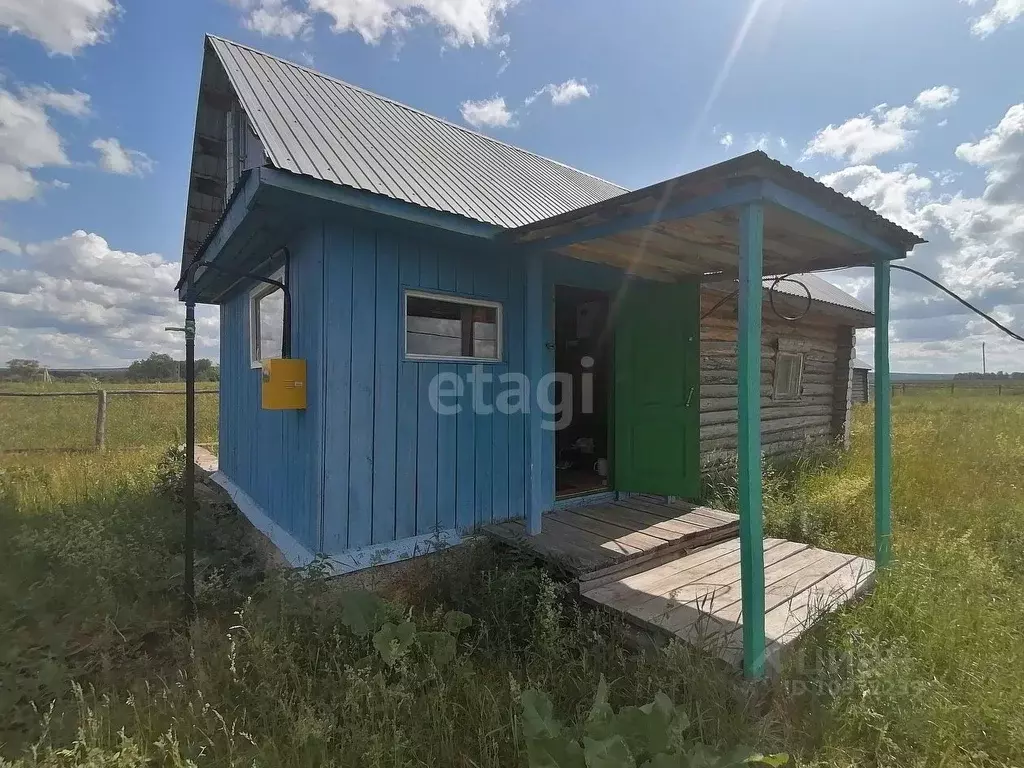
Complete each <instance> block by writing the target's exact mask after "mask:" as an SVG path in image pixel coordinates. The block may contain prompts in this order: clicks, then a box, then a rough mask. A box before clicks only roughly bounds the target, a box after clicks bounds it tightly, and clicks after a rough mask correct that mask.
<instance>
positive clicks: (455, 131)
mask: <svg viewBox="0 0 1024 768" xmlns="http://www.w3.org/2000/svg"><path fill="white" fill-rule="evenodd" d="M209 41H210V44H211V45H212V47H213V50H214V51H215V52H216V53H217V56H218V58H219V59H220V61H221V63H222V65H223V66H224V69H225V71H226V73H227V75H228V78H229V80H230V81H231V85H232V87H233V88H234V89H235V92H236V94H237V95H238V99H239V101H240V103H241V105H242V107H243V108H244V109H245V112H246V114H247V115H248V117H249V121H250V123H251V125H252V127H253V129H254V130H255V131H256V135H257V136H259V138H260V141H261V142H262V143H263V147H264V149H265V151H266V153H267V156H268V157H269V159H270V163H271V165H273V166H274V167H276V168H280V169H282V170H286V171H291V172H293V173H298V174H303V175H306V176H312V177H314V178H317V179H322V180H324V181H329V182H332V183H335V184H343V185H345V186H347V187H353V188H355V189H360V190H364V191H368V192H374V193H377V194H381V195H386V196H388V197H391V198H394V199H396V200H404V201H405V202H409V203H414V204H416V205H421V206H424V207H426V208H433V209H435V210H439V211H446V212H448V213H456V214H460V215H462V216H466V217H468V218H470V219H475V220H477V221H482V222H486V223H489V224H495V225H498V226H501V227H507V228H512V227H518V226H521V225H523V224H528V223H531V222H534V221H539V220H541V219H546V218H548V217H549V216H554V215H557V214H559V213H564V212H566V211H571V210H575V209H577V208H580V207H583V206H586V205H590V204H591V203H595V202H599V201H601V200H605V199H607V198H610V197H615V196H617V195H620V194H622V193H623V192H625V191H626V190H625V189H624V188H623V187H619V186H617V185H615V184H612V183H610V182H607V181H604V180H602V179H599V178H597V177H596V176H592V175H590V174H588V173H584V172H582V171H578V170H576V169H575V168H570V167H569V166H567V165H564V164H562V163H559V162H556V161H554V160H548V159H547V158H544V157H540V156H538V155H535V154H533V153H531V152H527V151H525V150H522V149H518V148H517V147H513V146H511V145H509V144H505V143H503V142H500V141H497V140H496V139H492V138H490V137H488V136H484V135H482V134H479V133H475V132H473V131H470V130H467V129H466V128H462V127H461V126H458V125H454V124H453V123H449V122H447V121H445V120H442V119H440V118H437V117H433V116H431V115H428V114H426V113H424V112H420V111H419V110H416V109H413V108H411V107H408V106H405V105H404V104H399V103H398V102H395V101H391V100H390V99H386V98H384V97H382V96H378V95H377V94H375V93H371V92H369V91H365V90H363V89H362V88H357V87H356V86H354V85H350V84H348V83H345V82H343V81H341V80H337V79H335V78H332V77H328V76H327V75H323V74H321V73H319V72H315V71H313V70H311V69H307V68H305V67H302V66H299V65H298V64H293V63H291V62H287V61H283V60H282V59H278V58H275V57H274V56H270V55H268V54H265V53H261V52H260V51H256V50H254V49H252V48H248V47H246V46H243V45H239V44H238V43H234V42H231V41H228V40H224V39H222V38H218V37H212V36H211V37H210V38H209Z"/></svg>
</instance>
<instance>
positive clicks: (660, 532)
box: [484, 496, 739, 580]
mask: <svg viewBox="0 0 1024 768" xmlns="http://www.w3.org/2000/svg"><path fill="white" fill-rule="evenodd" d="M738 526H739V518H738V517H737V516H736V515H733V514H731V513H729V512H722V511H719V510H709V509H707V508H706V507H698V506H695V505H693V504H688V503H686V502H683V501H671V502H666V501H662V500H659V499H658V498H657V497H648V496H636V497H628V498H625V499H623V500H620V501H613V502H607V503H603V504H595V505H592V506H581V507H576V508H566V509H559V510H556V511H554V512H551V513H548V514H546V515H545V516H544V520H543V523H542V529H541V533H540V534H539V535H537V536H530V537H527V536H526V529H525V527H524V524H523V521H521V520H510V521H508V522H505V523H499V524H497V525H490V526H487V527H486V528H484V531H485V533H487V534H488V535H490V536H492V537H495V538H497V539H499V540H501V541H504V542H506V543H509V544H513V545H515V546H518V547H520V548H521V549H524V550H526V551H528V552H532V553H533V554H535V555H537V556H538V557H540V558H542V559H544V560H546V561H548V562H549V563H551V564H552V565H554V566H555V567H557V568H560V569H561V570H564V571H566V572H567V573H568V574H569V575H570V576H573V577H576V578H585V579H588V580H590V579H594V578H596V577H599V576H607V575H608V574H611V573H614V572H615V571H616V569H618V568H623V567H629V568H636V567H639V566H640V565H643V564H647V565H651V564H652V563H653V561H654V560H656V559H657V560H662V559H665V558H669V559H671V558H672V557H678V556H680V555H682V554H685V553H686V552H688V551H691V550H693V549H696V548H697V547H701V546H706V545H708V544H713V543H715V542H719V541H723V540H725V539H730V538H732V537H734V536H735V535H736V532H737V530H738Z"/></svg>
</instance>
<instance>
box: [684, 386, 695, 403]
mask: <svg viewBox="0 0 1024 768" xmlns="http://www.w3.org/2000/svg"><path fill="white" fill-rule="evenodd" d="M693 389H694V388H693V387H690V391H689V392H688V393H687V395H686V407H687V408H689V407H690V401H691V400H693Z"/></svg>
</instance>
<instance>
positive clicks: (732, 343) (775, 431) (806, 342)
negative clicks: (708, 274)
mask: <svg viewBox="0 0 1024 768" xmlns="http://www.w3.org/2000/svg"><path fill="white" fill-rule="evenodd" d="M723 296H724V294H722V293H721V292H719V291H717V290H710V289H706V290H705V291H704V292H703V293H702V295H701V314H702V316H703V315H705V314H707V313H708V312H711V310H712V308H714V306H715V304H716V303H718V302H719V301H721V299H722V298H723ZM736 334H737V315H736V300H735V299H730V300H729V301H726V302H725V303H724V304H723V305H722V306H720V307H719V308H718V309H715V310H714V312H712V313H711V314H710V316H708V317H702V320H701V329H700V341H701V351H700V354H701V388H700V441H701V462H702V464H703V465H704V466H705V467H714V466H720V465H723V464H731V463H733V462H734V461H735V456H736V445H737V434H738V424H737V357H736V338H737V336H736ZM780 339H781V340H783V344H784V345H785V346H786V348H787V350H793V351H798V352H800V353H802V354H803V356H804V372H803V386H802V391H801V395H800V397H799V398H796V399H788V400H777V399H775V397H774V395H775V360H776V355H777V352H778V345H779V340H780ZM852 355H853V329H851V328H849V327H847V326H843V325H839V324H837V322H836V321H835V320H834V319H833V318H831V317H829V316H828V315H826V314H823V313H820V312H819V313H812V314H808V315H807V316H806V317H804V318H802V319H801V320H797V321H793V322H791V321H788V320H783V319H781V318H780V317H779V316H778V315H776V314H775V313H774V312H773V311H772V309H771V307H770V305H769V303H768V302H767V301H766V302H765V304H764V309H763V313H762V339H761V443H762V451H763V453H764V454H765V455H768V456H784V455H792V454H796V453H799V452H801V451H805V450H807V449H809V448H810V449H814V448H824V447H826V446H828V445H829V444H831V443H832V442H833V441H835V440H836V439H843V438H844V436H845V434H846V430H847V426H846V424H847V421H848V411H849V409H848V406H847V402H848V399H847V393H848V391H849V382H850V360H851V359H852Z"/></svg>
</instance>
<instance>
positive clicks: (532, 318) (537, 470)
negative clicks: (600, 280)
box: [524, 252, 544, 536]
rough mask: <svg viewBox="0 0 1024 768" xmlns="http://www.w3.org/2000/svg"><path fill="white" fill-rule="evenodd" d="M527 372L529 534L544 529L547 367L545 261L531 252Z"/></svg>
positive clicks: (528, 258) (527, 310) (529, 257)
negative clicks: (539, 397) (538, 398)
mask: <svg viewBox="0 0 1024 768" xmlns="http://www.w3.org/2000/svg"><path fill="white" fill-rule="evenodd" d="M525 367H526V370H525V371H524V373H525V374H526V377H527V379H528V380H529V384H530V401H531V402H530V409H529V412H528V413H527V414H526V430H527V460H528V462H529V463H528V464H527V468H526V482H527V484H528V486H529V487H528V488H527V489H526V533H527V534H529V535H530V536H536V535H537V534H538V533H540V530H541V518H542V515H543V514H544V510H543V501H542V489H541V484H542V482H543V481H542V478H543V472H541V460H542V453H543V450H542V437H543V435H542V434H541V416H542V414H541V412H540V409H539V407H538V405H537V403H536V402H535V400H534V394H533V393H534V392H536V389H537V386H538V382H539V381H540V379H541V376H543V375H544V374H543V370H544V262H543V260H542V254H541V253H539V252H534V253H531V254H529V255H528V256H527V259H526V365H525Z"/></svg>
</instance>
